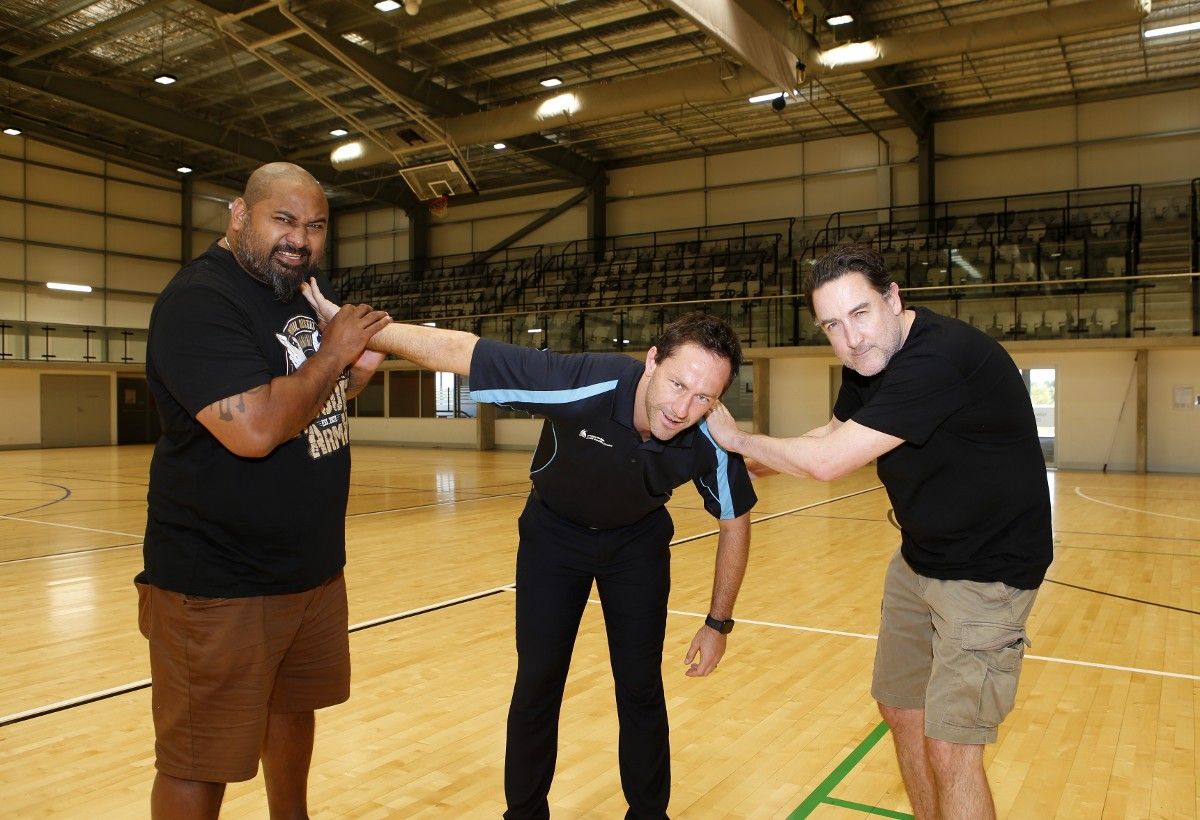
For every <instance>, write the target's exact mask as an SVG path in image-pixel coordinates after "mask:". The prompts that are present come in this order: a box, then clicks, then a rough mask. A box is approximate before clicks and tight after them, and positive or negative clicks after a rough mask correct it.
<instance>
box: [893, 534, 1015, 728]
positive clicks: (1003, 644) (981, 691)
mask: <svg viewBox="0 0 1200 820" xmlns="http://www.w3.org/2000/svg"><path fill="white" fill-rule="evenodd" d="M1036 597H1037V590H1036V589H1017V588H1016V587H1010V586H1008V585H1007V584H1004V583H1001V582H999V581H996V582H992V583H978V582H975V581H939V580H937V579H935V578H926V577H924V576H922V575H918V574H917V573H915V572H913V571H912V569H911V568H910V567H909V566H908V562H907V561H905V560H904V558H903V557H902V556H901V555H900V552H899V551H897V552H896V554H895V556H894V557H893V558H892V562H891V564H889V565H888V570H887V577H886V578H885V580H884V584H883V604H882V606H881V608H880V609H881V618H880V625H879V643H878V645H877V646H876V648H875V673H874V676H873V679H872V681H871V695H872V696H873V697H874V698H875V700H877V701H878V702H879V703H882V704H884V705H885V706H894V707H897V708H900V709H924V710H925V735H926V736H927V737H932V738H936V739H938V740H946V741H949V742H951V743H970V744H982V743H993V742H995V740H996V729H997V727H998V726H999V725H1000V723H1001V721H1003V720H1004V718H1005V716H1007V715H1008V713H1009V712H1011V711H1012V708H1013V704H1014V703H1015V702H1016V697H1017V681H1018V679H1019V678H1020V676H1021V660H1022V658H1024V656H1025V647H1026V646H1029V645H1030V643H1029V638H1028V637H1027V636H1026V634H1025V621H1026V619H1028V617H1029V610H1030V609H1032V608H1033V601H1034V598H1036Z"/></svg>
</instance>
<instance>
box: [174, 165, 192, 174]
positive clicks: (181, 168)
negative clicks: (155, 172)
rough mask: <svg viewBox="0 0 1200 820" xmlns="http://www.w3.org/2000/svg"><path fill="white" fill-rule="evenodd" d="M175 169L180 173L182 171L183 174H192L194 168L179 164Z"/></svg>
mask: <svg viewBox="0 0 1200 820" xmlns="http://www.w3.org/2000/svg"><path fill="white" fill-rule="evenodd" d="M175 170H176V171H178V172H179V173H181V174H190V173H191V172H192V169H191V168H189V167H187V166H186V165H180V166H179V167H178V168H176V169H175Z"/></svg>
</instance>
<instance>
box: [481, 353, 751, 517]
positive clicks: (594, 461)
mask: <svg viewBox="0 0 1200 820" xmlns="http://www.w3.org/2000/svg"><path fill="white" fill-rule="evenodd" d="M644 369H645V368H644V365H643V364H642V363H641V362H638V361H637V360H636V359H633V358H630V357H629V356H624V355H621V354H617V353H576V354H572V355H563V354H561V353H553V352H551V351H548V350H534V349H533V348H528V347H517V346H514V345H509V344H504V343H502V342H496V341H491V340H488V339H481V340H480V341H479V343H478V344H477V345H476V346H475V353H474V355H473V356H472V358H471V397H472V398H473V399H475V400H476V401H482V402H490V403H493V404H500V405H503V406H505V407H511V408H513V409H516V410H525V411H528V412H530V413H539V414H541V415H544V416H546V422H545V424H544V425H542V435H541V439H540V440H539V441H538V446H537V449H536V450H535V451H534V454H533V461H532V464H531V466H530V478H531V479H532V480H533V485H534V488H535V490H536V492H537V495H538V497H539V498H540V500H541V502H542V504H544V505H545V506H546V507H548V508H549V509H550V510H551V511H552V512H554V513H555V514H556V515H558V516H559V517H560V518H564V519H566V520H568V521H571V522H573V523H575V524H579V525H581V526H585V527H594V528H596V529H615V528H617V527H625V526H629V525H631V524H634V523H636V522H638V521H640V520H641V519H642V518H644V517H646V516H647V515H649V514H650V513H652V512H655V511H656V510H659V509H661V508H662V507H663V505H664V504H666V503H667V500H668V499H669V498H670V497H671V491H672V490H674V489H675V488H676V487H679V486H681V485H682V484H685V483H687V482H688V481H692V482H694V483H695V485H696V489H697V490H698V491H699V493H700V497H701V498H702V499H703V500H704V508H705V509H706V510H708V512H709V513H710V514H712V515H713V516H714V517H716V518H720V519H731V518H737V517H738V516H740V515H742V514H743V513H746V512H748V511H749V510H750V509H751V508H752V507H753V506H754V504H755V502H757V500H758V498H757V496H755V494H754V489H753V488H752V487H751V486H750V476H749V474H748V473H747V472H746V464H745V462H744V461H743V460H742V457H741V456H739V455H736V454H733V453H727V452H726V451H725V450H723V449H721V448H720V447H719V446H718V445H717V444H716V442H714V441H713V439H712V437H711V436H710V435H709V433H708V426H707V424H706V423H704V422H701V423H700V424H699V425H696V426H694V427H690V428H688V429H687V430H684V431H682V432H680V433H679V434H678V435H677V436H675V437H674V438H672V439H671V440H670V441H659V440H657V439H655V438H653V437H651V438H650V440H649V441H644V442H643V441H642V437H641V436H640V435H639V434H638V432H637V430H636V429H634V426H633V403H634V396H635V394H636V391H637V385H638V380H639V379H640V378H641V375H642V372H643V371H644Z"/></svg>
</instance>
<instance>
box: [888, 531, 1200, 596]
mask: <svg viewBox="0 0 1200 820" xmlns="http://www.w3.org/2000/svg"><path fill="white" fill-rule="evenodd" d="M888 520H889V521H891V522H892V526H893V527H895V528H896V529H900V525H899V524H898V523H896V516H895V515H894V514H893V511H892V510H888ZM1094 534H1096V535H1101V534H1102V533H1094ZM1058 546H1061V545H1056V548H1057V547H1058ZM1076 549H1087V547H1079V548H1076ZM1129 552H1136V550H1129ZM1139 554H1142V553H1139ZM1177 557H1179V558H1190V557H1192V556H1189V555H1180V556H1177ZM1045 583H1047V584H1058V585H1059V586H1060V587H1070V588H1071V589H1078V590H1080V591H1081V592H1091V593H1093V594H1095V595H1103V596H1104V597H1106V598H1120V599H1121V600H1122V601H1132V602H1133V603H1135V604H1145V605H1146V606H1153V607H1159V608H1160V609H1173V610H1175V611H1176V612H1184V613H1187V614H1188V615H1200V612H1197V611H1196V610H1194V609H1185V608H1184V607H1181V606H1173V605H1172V604H1160V603H1158V602H1157V601H1147V600H1145V599H1143V598H1130V597H1129V596H1128V595H1118V594H1117V593H1115V592H1105V591H1104V590H1102V589H1092V588H1091V587H1083V586H1079V585H1078V584H1069V583H1067V582H1066V581H1056V580H1054V579H1053V578H1046V579H1045Z"/></svg>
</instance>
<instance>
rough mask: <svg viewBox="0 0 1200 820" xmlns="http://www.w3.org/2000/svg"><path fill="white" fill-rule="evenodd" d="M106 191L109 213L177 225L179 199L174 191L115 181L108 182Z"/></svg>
mask: <svg viewBox="0 0 1200 820" xmlns="http://www.w3.org/2000/svg"><path fill="white" fill-rule="evenodd" d="M107 189H108V211H109V213H113V214H120V215H122V216H136V217H139V218H141V219H154V220H157V221H161V222H173V223H175V224H178V223H179V216H180V201H181V198H180V195H179V193H178V192H176V191H163V190H161V189H158V188H148V187H146V186H145V185H131V184H129V183H127V182H119V181H115V180H110V181H109V183H108V186H107Z"/></svg>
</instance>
